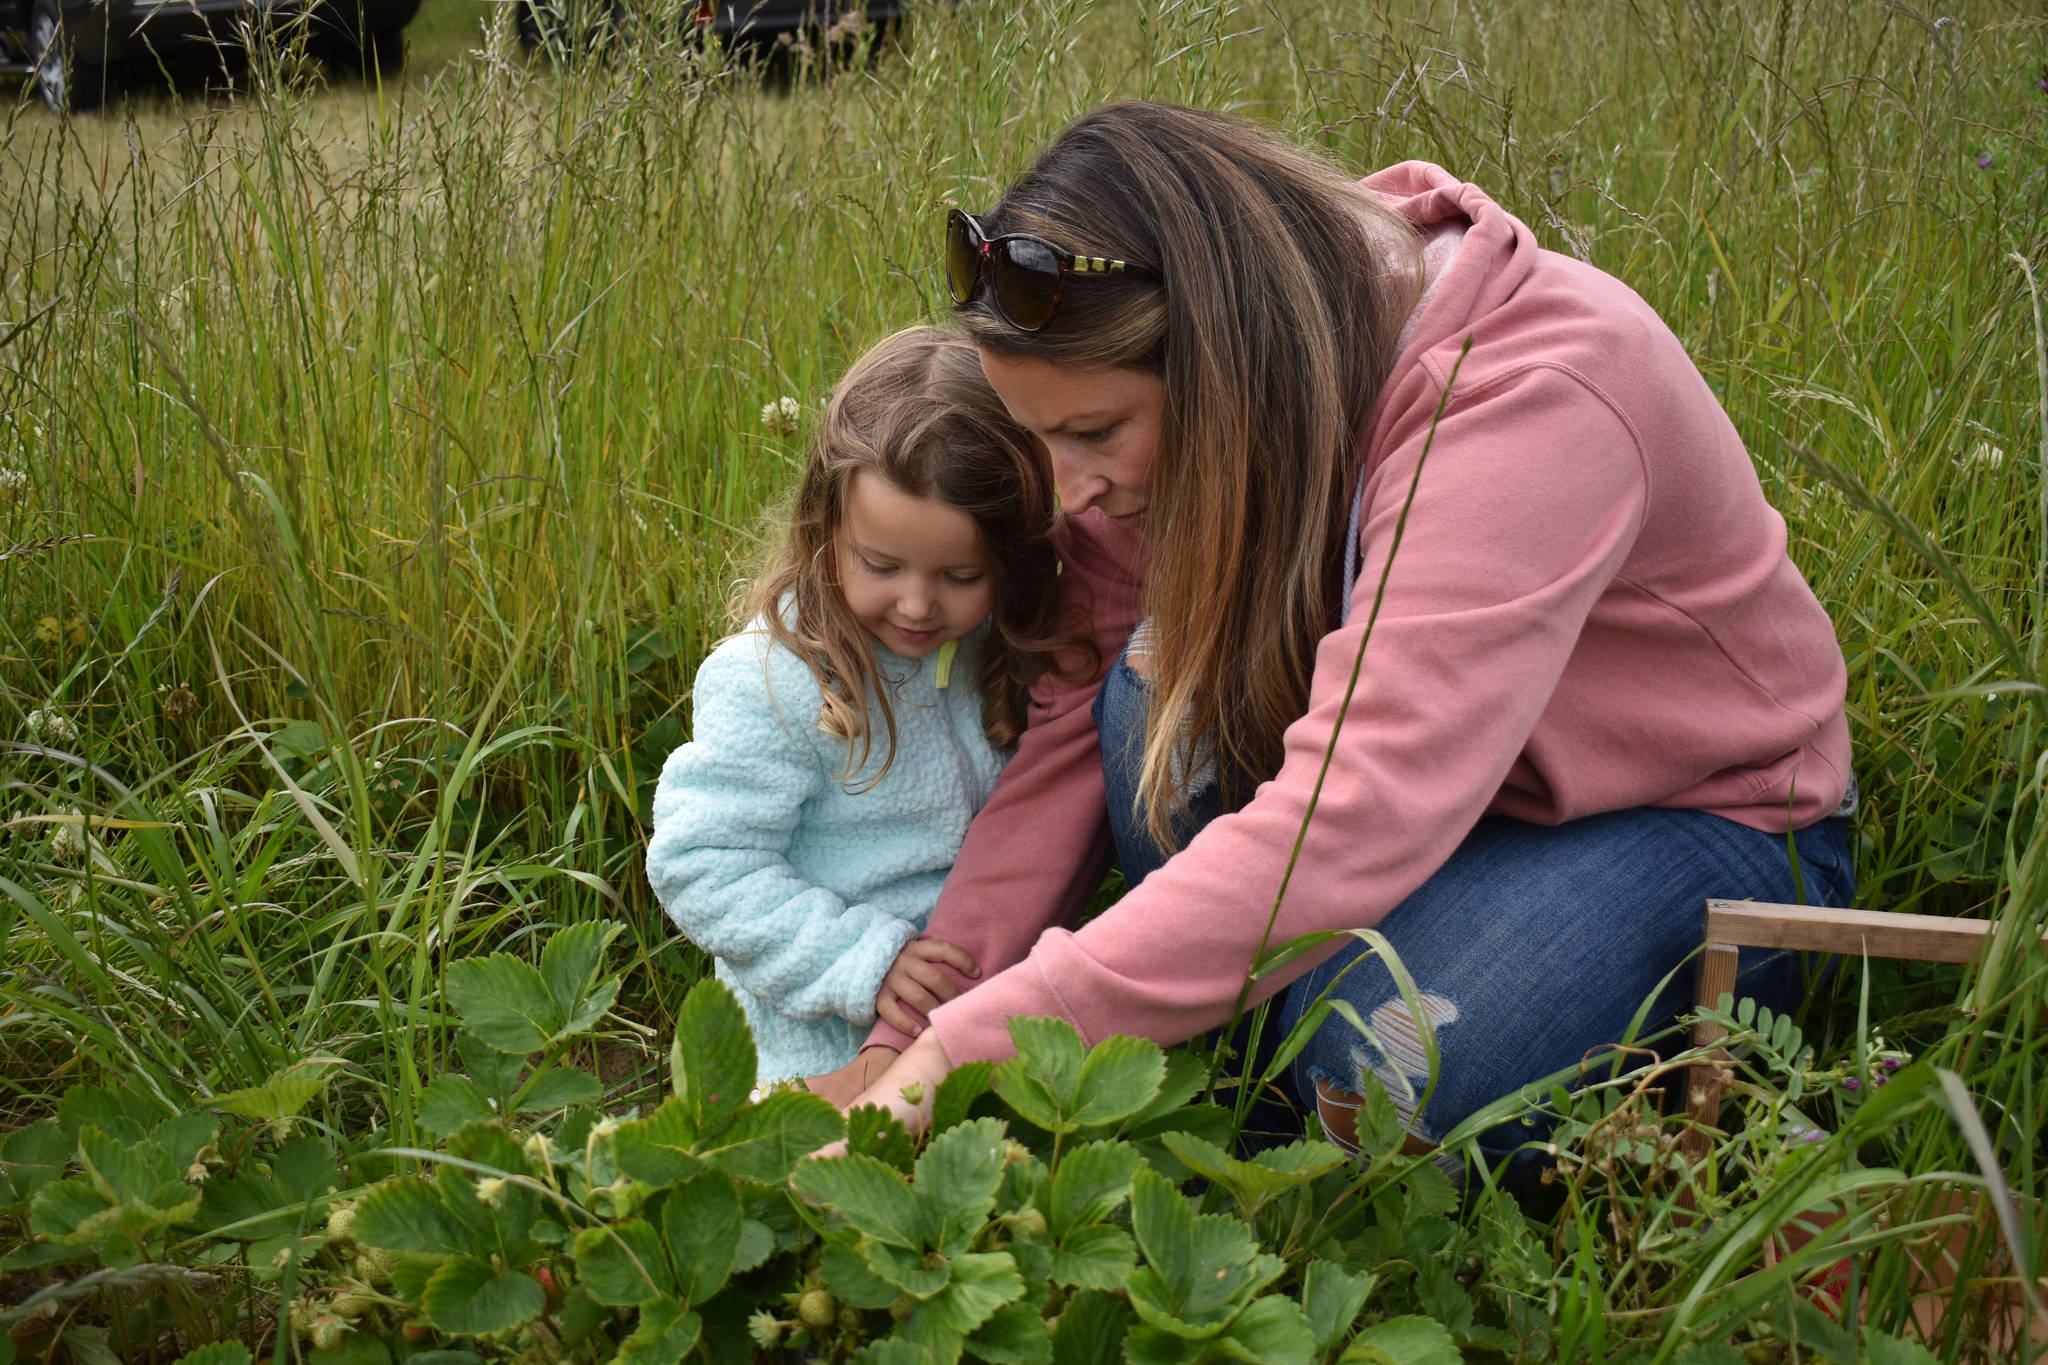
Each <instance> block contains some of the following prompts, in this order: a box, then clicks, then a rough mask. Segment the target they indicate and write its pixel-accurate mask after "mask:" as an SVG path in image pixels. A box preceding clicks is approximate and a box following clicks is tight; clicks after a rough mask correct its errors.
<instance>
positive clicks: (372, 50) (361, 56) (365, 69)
mask: <svg viewBox="0 0 2048 1365" xmlns="http://www.w3.org/2000/svg"><path fill="white" fill-rule="evenodd" d="M314 55H315V56H317V57H319V58H320V62H321V65H323V66H325V67H326V68H327V69H328V70H329V71H331V72H333V73H334V74H335V75H337V76H346V77H351V78H360V79H362V80H371V79H375V78H381V79H383V80H386V81H389V80H392V79H394V78H396V77H397V75H398V73H399V72H401V71H403V70H404V69H405V30H404V29H403V28H375V29H371V30H370V31H369V32H368V33H365V34H363V35H362V36H361V37H360V38H336V39H332V40H328V41H323V42H322V43H320V44H319V45H318V46H317V47H315V48H314Z"/></svg>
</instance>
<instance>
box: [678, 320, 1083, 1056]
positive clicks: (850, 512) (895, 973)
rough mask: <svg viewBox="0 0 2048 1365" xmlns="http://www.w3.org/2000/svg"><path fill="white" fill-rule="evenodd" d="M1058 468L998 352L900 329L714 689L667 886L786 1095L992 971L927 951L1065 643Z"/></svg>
mask: <svg viewBox="0 0 2048 1365" xmlns="http://www.w3.org/2000/svg"><path fill="white" fill-rule="evenodd" d="M1054 517H1055V510H1054V496H1053V488H1052V482H1051V478H1050V475H1049V474H1048V472H1047V471H1046V469H1045V468H1044V466H1043V464H1042V463H1041V462H1040V461H1039V460H1038V459H1037V458H1036V455H1035V453H1034V452H1033V450H1032V447H1031V445H1030V442H1029V438H1028V437H1026V436H1025V435H1024V434H1023V433H1022V432H1021V431H1020V430H1019V429H1018V428H1017V427H1016V426H1014V425H1013V424H1012V423H1011V422H1010V420H1009V418H1008V415H1007V414H1006V413H1005V412H1004V410H1003V407H1002V404H1001V403H1000V402H999V401H998V400H997V398H996V396H995V394H994V393H993V392H992V391H991V390H990V389H989V387H988V385H987V383H986V381H985V380H984V379H983V378H982V373H981V363H980V360H979V359H978V358H977V355H976V352H975V349H974V347H973V345H972V344H971V343H969V342H967V341H966V340H964V339H963V338H961V337H959V336H956V335H951V334H948V333H945V332H941V331H938V330H937V329H935V328H930V327H915V328H911V329H909V330H907V331H903V332H898V333H896V334H895V335H894V336H891V337H889V338H888V339H887V340H885V341H883V342H882V343H881V344H879V345H878V346H876V347H875V348H874V349H873V350H872V351H870V352H868V354H867V355H865V356H863V357H862V358H861V359H860V360H859V361H858V362H857V363H856V364H855V365H854V367H853V368H852V370H850V371H849V372H848V373H847V375H846V377H845V378H844V379H843V380H841V381H840V384H839V387H838V389H837V390H836V391H835V392H834V393H833V395H832V401H831V405H830V407H829V408H828V409H827V411H826V415H825V421H824V425H823V427H822V429H821V430H820V431H819V433H818V435H817V438H816V440H815V441H814V442H813V444H812V447H811V451H810V456H809V459H808V461H807V462H806V465H805V468H804V473H803V479H802V482H801V483H800V485H799V486H798V489H797V494H796V501H795V505H794V507H793V508H792V510H791V514H790V518H789V527H788V531H787V534H786V536H785V537H784V539H783V541H782V543H781V545H780V546H779V547H778V548H777V549H776V550H775V551H774V552H773V555H772V558H771V559H770V561H769V563H768V565H767V566H766V570H765V572H764V573H763V574H762V575H761V576H760V578H759V580H758V581H757V582H756V583H755V584H754V586H753V588H752V590H751V592H749V593H748V594H747V596H746V600H745V602H744V604H743V606H742V609H741V611H740V613H739V624H741V627H742V628H741V630H740V632H739V633H738V634H735V635H733V636H731V637H729V638H728V639H726V640H725V641H724V642H723V643H721V644H720V645H719V646H718V647H717V648H716V649H714V650H713V651H712V652H711V654H710V656H709V657H707V658H706V659H705V660H704V663H703V666H702V667H701V668H700V669H699V670H698V672H697V686H696V692H695V703H694V705H695V726H696V728H695V734H694V738H693V739H692V740H691V741H690V742H689V743H687V744H685V745H683V746H682V747H681V748H680V749H678V750H676V752H675V753H674V754H673V755H671V756H670V758H669V760H668V763H667V765H666V766H665V767H664V768H663V770H662V775H661V782H660V785H659V787H658V788H657V789H656V792H655V796H654V837H653V839H652V841H651V842H650V843H649V845H648V850H647V877H648V881H649V882H650V883H652V885H653V887H654V891H655V894H656V895H657V896H659V897H660V899H661V902H662V904H663V905H664V906H665V907H666V908H667V910H668V913H669V914H670V916H671V917H673V918H674V920H675V922H676V924H677V926H678V927H679V928H680V929H681V930H682V931H683V933H684V934H685V935H687V936H688V937H689V939H690V940H691V941H692V942H694V943H696V944H697V945H698V946H699V947H701V948H703V949H704V950H705V951H707V952H709V953H710V954H712V955H713V957H714V958H716V959H717V962H716V974H717V976H718V978H719V979H720V980H722V981H724V982H725V983H726V984H727V985H729V986H731V987H732V989H733V992H734V994H736V995H737V996H738V997H739V1001H740V1004H741V1006H742V1007H743V1008H744V1009H745V1011H746V1014H747V1021H748V1023H750V1024H751V1025H752V1026H753V1030H754V1041H755V1044H756V1047H757V1048H758V1050H759V1054H760V1067H759V1075H760V1078H761V1080H762V1081H763V1082H764V1083H765V1082H770V1081H776V1080H782V1079H787V1078H791V1077H802V1076H812V1075H817V1074H819V1073H822V1072H827V1071H832V1070H835V1069H837V1068H839V1067H842V1066H844V1065H845V1064H846V1063H848V1062H849V1061H851V1060H852V1059H853V1057H854V1055H855V1053H856V1051H857V1050H858V1047H859V1044H860V1041H861V1039H862V1038H863V1037H864V1036H865V1034H866V1030H867V1028H868V1026H869V1025H870V1024H872V1023H873V1022H874V1018H875V998H876V995H877V993H878V992H879V991H880V989H881V987H882V986H883V984H884V982H885V980H886V981H887V983H888V985H889V987H890V990H891V992H892V994H893V995H894V996H895V997H896V998H900V999H903V1000H906V1001H909V1002H911V1003H913V1004H916V1003H919V1002H922V1003H924V1004H925V1005H926V1006H927V1007H928V1006H929V1005H931V1004H935V1003H937V1001H938V1000H941V999H947V998H950V997H951V996H952V995H953V994H954V993H955V991H954V987H953V985H952V983H951V980H950V978H949V977H948V976H947V975H946V974H945V973H944V972H941V971H940V970H939V969H938V966H937V963H939V962H941V961H944V962H950V963H951V964H953V965H954V966H955V967H957V968H958V969H959V970H961V971H963V972H965V973H967V974H969V975H973V974H974V973H975V965H974V963H973V961H972V959H971V958H969V957H968V955H967V954H966V953H965V952H963V951H962V950H960V949H959V948H957V947H955V946H954V945H951V944H947V943H939V942H933V941H920V940H918V939H917V935H918V933H919V931H920V930H922V929H923V928H924V924H925V921H926V919H927V918H928V917H929V916H930V915H931V911H932V906H933V904H934V903H935V902H936V901H937V899H938V894H939V886H940V884H941V883H942V882H943V881H944V880H945V878H946V873H947V871H948V870H949V869H950V868H951V867H952V865H953V860H954V858H955V856H956V855H957V854H958V853H959V851H960V844H961V841H962V839H964V838H965V837H966V834H967V824H968V821H969V820H971V819H972V818H973V816H974V813H975V812H976V811H977V810H979V809H980V808H981V805H982V803H983V802H984V801H986V800H987V799H988V794H989V790H990V788H991V787H993V786H994V785H995V780H996V775H997V773H998V772H1000V771H1001V769H1002V766H1003V762H1004V758H1005V756H1006V751H1007V749H1008V748H1009V746H1010V745H1011V744H1012V743H1013V742H1014V741H1015V740H1016V737H1017V735H1018V733H1019V732H1020V731H1021V730H1022V729H1023V728H1024V718H1025V705H1026V695H1025V694H1026V688H1027V687H1028V685H1029V684H1030V682H1031V680H1032V679H1033V678H1034V677H1036V676H1037V675H1039V674H1040V673H1042V672H1044V671H1045V670H1046V669H1047V667H1048V665H1049V663H1050V660H1051V656H1052V651H1053V650H1054V649H1055V648H1056V647H1059V646H1060V645H1061V644H1062V643H1063V642H1062V641H1059V640H1058V639H1057V638H1056V637H1055V632H1054V622H1055V617H1056V611H1057V607H1056V591H1055V585H1056V579H1055V574H1056V572H1057V567H1058V564H1057V559H1056V557H1055V552H1054V546H1053V524H1054Z"/></svg>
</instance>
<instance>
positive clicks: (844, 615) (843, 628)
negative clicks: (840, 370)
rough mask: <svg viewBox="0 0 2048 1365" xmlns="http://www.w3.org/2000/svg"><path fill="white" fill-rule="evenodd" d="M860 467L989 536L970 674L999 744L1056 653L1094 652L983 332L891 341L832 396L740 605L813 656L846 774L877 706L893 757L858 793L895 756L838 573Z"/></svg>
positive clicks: (1047, 479) (863, 753)
mask: <svg viewBox="0 0 2048 1365" xmlns="http://www.w3.org/2000/svg"><path fill="white" fill-rule="evenodd" d="M863 472H865V473H868V474H871V475H873V476H875V477H876V478H881V479H886V480H888V481H889V483H890V484H891V485H892V486H894V487H895V488H897V489H899V490H901V491H902V492H905V493H908V494H910V495H911V496H913V497H919V498H934V499H936V500H938V501H939V502H942V503H945V504H946V505H947V506H949V507H955V508H958V509H959V510H960V511H962V512H965V513H966V514H967V515H968V516H970V517H972V518H973V519H974V524H975V525H976V527H978V528H979V529H980V531H981V540H982V548H983V551H984V553H985V554H986V555H987V559H988V566H989V577H990V580H991V586H992V588H993V590H994V599H995V607H994V610H993V611H992V612H991V613H990V628H989V630H988V633H987V634H986V635H984V636H983V637H982V643H981V645H980V647H979V649H978V650H977V651H976V657H975V658H974V660H973V661H972V667H973V675H972V676H973V678H974V682H975V685H976V686H977V687H978V688H979V690H980V692H981V697H982V703H981V726H982V730H983V732H984V733H985V734H987V736H988V739H989V742H990V743H991V744H994V745H996V746H997V747H998V748H1002V747H1007V746H1008V745H1010V744H1013V743H1015V742H1016V739H1017V736H1018V735H1019V734H1021V733H1022V732H1023V729H1024V721H1025V711H1026V706H1027V698H1028V693H1029V689H1030V686H1031V683H1032V681H1033V680H1034V679H1036V678H1037V677H1039V676H1040V675H1041V674H1043V673H1046V672H1048V671H1050V670H1052V669H1053V668H1054V658H1055V655H1056V654H1057V653H1059V652H1061V651H1065V650H1069V649H1076V648H1082V649H1088V647H1086V646H1085V645H1084V643H1083V642H1082V641H1081V640H1080V639H1079V638H1078V637H1076V636H1073V635H1067V634H1062V633H1061V632H1060V630H1059V629H1058V622H1059V617H1060V612H1059V593H1058V583H1059V580H1058V577H1057V575H1058V572H1059V556H1058V553H1057V550H1056V548H1055V545H1054V531H1055V528H1056V520H1057V516H1058V506H1057V499H1056V496H1055V493H1054V490H1053V485H1052V477H1051V473H1050V471H1049V470H1048V469H1047V467H1046V465H1045V463H1044V461H1042V460H1041V459H1040V458H1039V457H1038V454H1037V452H1036V451H1035V450H1034V449H1033V447H1032V444H1031V438H1030V437H1029V436H1027V435H1026V434H1025V433H1024V431H1023V430H1022V429H1021V428H1019V427H1018V426H1017V425H1016V424H1015V423H1014V422H1012V421H1011V420H1010V416H1009V414H1008V413H1007V412H1006V411H1005V410H1004V409H1003V404H1002V400H1001V399H999V398H997V397H996V395H995V391H994V390H993V389H991V388H989V386H988V381H987V379H985V378H984V377H983V376H982V372H981V359H980V356H979V354H978V353H977V352H976V351H975V348H974V343H973V342H972V341H970V340H969V339H968V338H966V337H964V336H961V335H960V334H958V333H956V332H945V331H941V330H939V329H938V328H935V327H911V328H907V329H905V330H904V331H901V332H897V333H896V334H894V335H893V336H890V337H887V338H884V339H883V340H882V341H881V342H880V343H878V344H877V345H876V346H875V347H874V348H873V349H872V350H870V351H869V352H868V353H867V354H866V355H864V356H862V357H861V358H860V359H859V360H858V361H856V362H854V365H853V368H852V369H850V370H848V371H847V372H846V376H845V378H843V379H841V380H840V381H839V385H838V387H837V388H835V389H834V390H833V391H832V399H831V402H830V404H829V405H828V406H827V407H826V409H825V418H824V421H823V423H822V424H821V425H820V426H819V428H818V431H817V433H816V435H815V436H814V437H813V438H812V440H811V444H810V451H809V455H808V457H807V458H806V460H805V461H804V472H803V477H802V479H801V480H800V481H799V482H798V484H797V488H796V492H795V495H794V497H793V498H792V499H791V501H790V503H789V505H788V508H787V512H786V517H785V522H786V530H785V532H784V534H783V535H782V537H781V539H780V541H779V542H778V543H776V544H775V545H774V546H773V547H772V548H771V549H770V551H769V553H768V556H767V559H766V561H765V562H764V563H763V565H762V566H761V571H760V572H759V573H758V574H757V575H756V576H755V578H754V580H753V582H752V584H751V585H750V586H749V587H748V588H747V589H746V591H745V592H744V594H743V596H742V597H741V598H740V600H739V602H738V603H737V605H736V610H735V613H734V615H735V624H737V625H739V626H740V627H741V628H745V627H746V625H747V624H748V623H750V622H753V621H756V620H759V621H762V622H764V623H765V625H766V628H767V630H768V632H769V634H770V635H771V636H773V637H774V639H775V640H776V641H777V642H778V643H779V644H781V645H782V646H783V647H784V648H786V649H788V650H789V651H790V652H791V653H793V654H795V655H796V656H797V657H798V658H800V659H802V660H803V661H804V663H805V664H807V665H808V666H809V667H810V670H811V674H812V676H813V677H815V678H816V679H817V681H818V691H819V693H820V694H821V695H822V696H823V698H824V701H823V704H822V705H821V706H820V707H819V711H818V726H819V728H820V729H822V730H824V731H826V732H827V733H828V734H833V735H838V736H840V737H842V738H844V739H845V740H846V742H847V761H846V767H845V769H844V770H843V772H842V773H841V774H840V780H841V781H845V782H851V781H852V780H853V778H854V775H855V774H858V773H860V772H862V771H864V770H866V769H867V767H868V764H869V762H870V760H871V759H872V757H873V754H874V741H875V737H874V734H873V728H874V725H873V718H874V717H876V716H879V717H880V721H881V727H882V730H883V733H884V735H885V736H886V741H885V747H884V750H883V756H882V762H881V765H880V767H879V768H878V769H877V770H876V771H875V772H874V774H873V775H872V776H870V777H868V778H867V779H866V780H864V781H862V782H861V783H860V784H859V785H858V786H857V787H853V788H851V789H852V790H856V791H865V790H866V789H868V788H869V787H872V786H873V785H874V784H875V783H877V782H879V781H881V780H882V778H883V777H884V776H885V775H886V774H887V773H888V771H889V767H890V765H891V764H893V763H894V762H895V758H896V713H895V710H894V708H893V707H892V706H891V705H890V702H889V692H890V689H889V687H888V686H887V685H886V684H887V683H888V682H889V681H890V680H889V679H888V678H886V677H885V676H884V675H883V673H882V670H881V667H880V666H879V664H878V663H877V661H876V659H875V653H874V649H873V648H872V642H871V640H870V638H869V636H868V633H867V632H866V631H865V630H864V629H862V627H861V625H860V623H859V622H858V621H856V620H855V619H854V617H853V613H852V612H851V611H850V610H849V609H848V607H847V605H846V596H845V594H844V593H843V592H842V591H841V589H840V584H839V556H838V554H837V540H836V537H837V536H838V534H839V528H840V526H841V524H842V521H843V519H844V517H845V513H846V498H847V491H848V489H849V487H850V486H851V484H852V482H853V476H854V475H856V474H859V473H863ZM1088 653H1089V654H1091V655H1092V649H1088ZM963 662H965V661H963ZM1091 666H1092V661H1091ZM1062 671H1064V670H1062Z"/></svg>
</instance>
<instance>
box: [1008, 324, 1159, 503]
mask: <svg viewBox="0 0 2048 1365" xmlns="http://www.w3.org/2000/svg"><path fill="white" fill-rule="evenodd" d="M981 368H982V371H983V372H984V373H985V374H987V375H988V382H989V386H990V387H991V388H993V389H994V390H995V391H996V394H997V395H998V396H999V397H1000V398H1001V399H1002V400H1003V406H1004V407H1006V408H1008V409H1009V410H1010V416H1011V417H1012V418H1014V419H1015V420H1016V422H1017V425H1019V426H1021V427H1023V428H1024V429H1025V430H1026V431H1028V432H1030V433H1031V435H1032V437H1033V438H1034V439H1035V440H1036V441H1037V442H1038V444H1039V446H1040V447H1041V448H1042V449H1043V450H1044V451H1045V453H1046V455H1047V457H1048V458H1050V459H1051V461H1052V473H1053V481H1054V483H1056V484H1057V485H1058V486H1059V491H1060V506H1061V507H1063V508H1064V509H1065V510H1066V512H1067V514H1068V515H1069V516H1072V515H1074V514H1075V513H1077V512H1084V511H1086V510H1087V509H1088V508H1090V507H1099V508H1101V509H1102V511H1103V512H1104V513H1106V514H1107V515H1109V516H1112V517H1128V516H1135V515H1136V514H1137V513H1139V512H1142V511H1144V510H1145V506H1146V504H1147V503H1149V502H1150V501H1151V500H1152V466H1153V463H1154V461H1155V460H1156V459H1157V458H1158V455H1159V426H1160V422H1161V419H1162V417H1163V415H1164V413H1165V411H1166V385H1165V383H1164V382H1163V381H1162V380H1161V379H1160V378H1159V376H1157V375H1155V374H1148V373H1147V372H1145V371H1144V370H1129V369H1107V370H1081V369H1074V368H1072V367H1070V366H1065V365H1055V364H1053V363H1052V362H1051V361H1049V360H1040V359H1038V358H1036V357H1033V356H1013V355H1002V354H999V353H998V352H995V351H992V350H989V349H988V348H987V347H985V346H984V347H982V348H981Z"/></svg>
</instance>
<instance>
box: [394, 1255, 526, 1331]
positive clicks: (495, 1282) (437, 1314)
mask: <svg viewBox="0 0 2048 1365" xmlns="http://www.w3.org/2000/svg"><path fill="white" fill-rule="evenodd" d="M546 1307H547V1294H546V1292H545V1291H544V1290H542V1288H541V1287H540V1281H538V1280H536V1279H534V1278H533V1276H531V1275H528V1274H525V1273H523V1272H521V1271H517V1270H506V1271H498V1270H493V1269H492V1268H491V1267H490V1266H489V1265H487V1264H486V1263H484V1262H483V1261H479V1260H475V1259H473V1258H471V1257H468V1256H450V1257H449V1258H448V1259H447V1260H445V1261H443V1262H442V1263H441V1267H440V1269H438V1270H436V1271H435V1272H434V1273H433V1275H432V1277H430V1278H429V1279H428V1280H427V1287H426V1290H425V1291H424V1292H423V1293H422V1294H421V1295H420V1308H421V1310H422V1311H424V1312H425V1314H426V1316H427V1318H428V1319H429V1320H430V1321H432V1322H433V1324H434V1325H435V1326H436V1327H439V1328H440V1329H441V1330H442V1331H444V1332H458V1333H460V1334H462V1335H463V1336H481V1335H483V1334H484V1333H486V1332H509V1331H511V1330H512V1329H513V1328H515V1327H521V1326H524V1325H525V1324H527V1323H529V1322H531V1321H533V1320H534V1319H535V1318H537V1317H539V1316H540V1314H541V1310H542V1309H544V1308H546Z"/></svg>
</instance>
